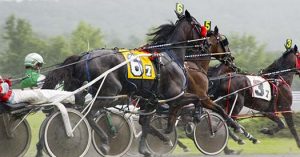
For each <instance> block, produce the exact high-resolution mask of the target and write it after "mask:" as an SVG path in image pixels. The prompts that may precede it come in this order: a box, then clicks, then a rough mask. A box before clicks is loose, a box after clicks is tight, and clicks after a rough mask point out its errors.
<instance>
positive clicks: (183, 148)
mask: <svg viewBox="0 0 300 157" xmlns="http://www.w3.org/2000/svg"><path fill="white" fill-rule="evenodd" d="M177 144H178V146H179V147H180V148H182V150H183V151H184V152H189V151H190V149H189V148H188V147H187V146H186V145H185V144H183V143H182V142H181V141H180V140H178V141H177Z"/></svg>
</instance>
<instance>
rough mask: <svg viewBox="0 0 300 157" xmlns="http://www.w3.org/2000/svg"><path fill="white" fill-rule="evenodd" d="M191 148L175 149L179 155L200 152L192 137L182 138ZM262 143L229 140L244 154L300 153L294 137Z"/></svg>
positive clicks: (272, 139) (231, 144) (266, 140)
mask: <svg viewBox="0 0 300 157" xmlns="http://www.w3.org/2000/svg"><path fill="white" fill-rule="evenodd" d="M180 140H181V141H182V142H183V143H184V144H186V145H187V146H188V147H189V148H190V150H191V151H190V152H183V150H182V149H181V148H179V147H177V148H176V149H175V152H174V153H175V154H179V155H195V154H199V151H198V149H197V148H196V147H195V145H194V142H193V141H192V140H190V139H186V138H184V139H180ZM260 140H261V143H260V144H256V145H254V144H252V143H251V142H250V141H249V142H248V141H246V142H247V143H246V144H245V145H238V144H236V143H235V142H234V141H232V140H229V145H228V146H229V147H230V148H231V149H234V150H243V151H242V154H285V155H286V154H299V155H300V149H299V148H298V147H297V145H296V142H295V140H294V139H292V138H263V139H260Z"/></svg>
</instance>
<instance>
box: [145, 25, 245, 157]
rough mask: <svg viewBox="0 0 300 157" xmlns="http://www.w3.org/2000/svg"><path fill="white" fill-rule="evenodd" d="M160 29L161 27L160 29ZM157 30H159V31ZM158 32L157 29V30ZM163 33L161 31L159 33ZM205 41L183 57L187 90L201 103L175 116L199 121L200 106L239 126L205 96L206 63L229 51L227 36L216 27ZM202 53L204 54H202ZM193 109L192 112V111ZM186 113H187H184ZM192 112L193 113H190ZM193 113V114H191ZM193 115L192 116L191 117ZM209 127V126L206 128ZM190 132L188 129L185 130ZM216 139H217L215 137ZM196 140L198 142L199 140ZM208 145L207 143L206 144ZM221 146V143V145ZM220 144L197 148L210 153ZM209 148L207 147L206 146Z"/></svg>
mask: <svg viewBox="0 0 300 157" xmlns="http://www.w3.org/2000/svg"><path fill="white" fill-rule="evenodd" d="M161 30H162V29H161ZM161 30H159V31H161ZM157 32H158V31H157ZM157 32H154V33H152V34H149V35H154V34H157ZM161 34H163V33H161ZM207 37H208V39H207V42H206V43H205V44H204V47H202V49H201V50H191V51H188V53H187V55H186V59H185V69H186V70H187V72H188V89H187V90H188V92H190V93H194V94H196V95H198V96H199V97H200V98H201V100H200V101H201V103H200V105H197V104H196V109H195V107H194V106H193V107H192V106H189V107H187V108H183V109H182V110H181V112H180V113H179V114H177V115H174V117H175V116H178V115H180V116H181V120H182V122H183V124H191V123H192V122H193V121H194V120H195V121H199V120H198V119H200V116H201V114H200V109H199V108H200V107H204V108H207V109H210V110H212V111H214V112H216V113H218V114H220V115H222V116H223V118H224V119H226V120H227V122H228V124H229V125H230V126H232V127H234V128H239V126H238V124H236V123H235V122H233V121H232V119H231V118H230V117H228V115H227V114H226V113H225V111H224V110H223V109H222V108H221V107H219V106H218V105H216V104H215V103H213V102H212V101H211V100H210V99H209V97H208V96H207V90H208V78H207V70H208V65H209V62H210V60H211V56H215V57H216V58H221V57H222V56H224V54H226V52H229V51H230V50H229V47H228V41H227V38H226V37H224V36H223V35H221V34H220V33H219V30H218V28H217V27H215V29H214V30H213V31H209V32H208V33H207ZM154 39H155V40H152V42H154V43H155V42H158V43H163V42H164V38H163V36H162V37H158V36H156V37H155V38H154ZM203 53H204V54H203ZM193 111H194V112H193ZM186 113H188V114H186ZM190 113H193V114H190ZM193 115H194V116H193ZM193 117H194V118H193ZM187 127H190V125H185V126H184V128H185V130H186V129H187ZM206 129H209V128H206ZM186 132H190V131H186ZM187 136H188V137H190V138H193V135H191V134H190V133H187ZM200 140H201V141H204V140H203V139H200ZM210 140H211V141H212V139H210ZM215 140H217V139H215ZM201 141H198V142H201ZM178 145H179V146H180V147H181V148H183V149H187V147H186V146H185V145H184V144H183V143H182V142H180V141H178ZM208 145H209V144H208ZM222 146H223V145H222ZM222 146H221V145H220V148H217V147H216V146H215V147H216V149H214V150H213V149H210V151H211V152H206V151H205V150H203V149H201V148H198V146H197V148H198V149H199V150H200V151H204V153H211V154H216V153H217V152H218V151H217V150H219V149H220V150H223V148H221V147H222ZM206 149H209V148H206Z"/></svg>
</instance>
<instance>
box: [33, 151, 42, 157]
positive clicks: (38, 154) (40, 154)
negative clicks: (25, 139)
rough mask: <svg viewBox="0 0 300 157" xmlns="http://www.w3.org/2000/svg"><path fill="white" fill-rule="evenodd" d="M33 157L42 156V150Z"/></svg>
mask: <svg viewBox="0 0 300 157" xmlns="http://www.w3.org/2000/svg"><path fill="white" fill-rule="evenodd" d="M35 157H43V152H41V153H39V152H38V153H37V154H36V156H35Z"/></svg>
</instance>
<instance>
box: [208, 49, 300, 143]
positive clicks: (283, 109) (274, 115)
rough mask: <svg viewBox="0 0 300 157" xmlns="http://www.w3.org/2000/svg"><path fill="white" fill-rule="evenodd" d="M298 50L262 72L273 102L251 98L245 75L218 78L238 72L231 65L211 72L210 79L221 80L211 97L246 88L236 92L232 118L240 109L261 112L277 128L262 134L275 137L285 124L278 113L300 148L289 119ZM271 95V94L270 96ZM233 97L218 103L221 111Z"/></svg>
mask: <svg viewBox="0 0 300 157" xmlns="http://www.w3.org/2000/svg"><path fill="white" fill-rule="evenodd" d="M298 54H299V52H298V48H297V46H296V45H295V46H294V48H292V49H288V50H287V51H286V52H284V53H283V54H282V56H281V57H280V58H279V59H277V60H275V61H274V62H273V63H272V64H271V65H270V66H268V67H267V68H266V69H264V70H262V73H263V74H262V76H263V77H265V78H266V79H269V80H270V81H269V82H270V84H271V86H273V88H272V92H271V93H272V99H271V101H266V100H263V99H259V98H254V97H252V88H247V87H251V84H250V82H249V80H248V79H247V77H246V75H244V74H235V73H233V74H230V76H229V77H228V75H227V74H226V75H221V76H220V74H224V73H227V72H236V71H238V69H237V67H236V66H235V65H234V64H231V67H230V66H229V65H230V64H228V65H226V64H220V65H219V66H217V67H216V68H214V69H213V70H211V71H210V72H211V76H218V77H220V78H221V79H217V80H214V84H215V85H216V88H215V90H213V96H214V97H215V98H218V97H222V96H224V95H226V94H228V93H231V92H234V91H237V90H239V89H242V88H247V89H245V90H241V91H240V92H238V93H237V94H238V97H237V100H236V105H235V107H234V108H233V110H232V115H233V116H234V117H235V116H238V114H239V113H240V111H241V109H242V108H243V106H246V107H248V108H251V109H254V110H257V111H260V112H261V113H262V114H263V115H264V116H266V117H268V118H269V119H271V120H272V121H274V122H276V123H277V126H276V127H273V128H263V129H262V130H261V132H262V133H264V134H268V135H273V134H275V133H277V132H278V131H279V130H281V129H283V128H284V127H285V126H284V123H283V122H282V121H281V120H280V118H279V117H278V113H281V114H282V115H283V116H284V118H285V121H286V124H287V125H288V127H289V129H290V131H291V133H292V135H293V136H294V138H295V140H296V143H297V146H298V147H299V148H300V140H299V136H298V134H297V132H296V130H295V127H294V121H293V116H292V110H291V105H292V91H291V87H290V86H291V84H292V81H293V76H294V75H295V74H297V75H299V74H300V72H299V69H297V68H299V67H297V65H298V59H299V58H298ZM286 69H292V70H291V71H289V72H285V73H277V74H276V73H274V74H271V75H269V74H268V75H264V73H271V72H276V71H280V70H286ZM229 82H230V85H229ZM260 89H261V90H260V91H257V92H258V93H261V92H263V89H262V88H260ZM271 93H270V94H271ZM234 99H235V97H232V96H231V97H228V99H224V100H221V101H219V102H218V104H220V105H222V106H223V107H224V108H229V109H231V106H228V104H233V103H234Z"/></svg>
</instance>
